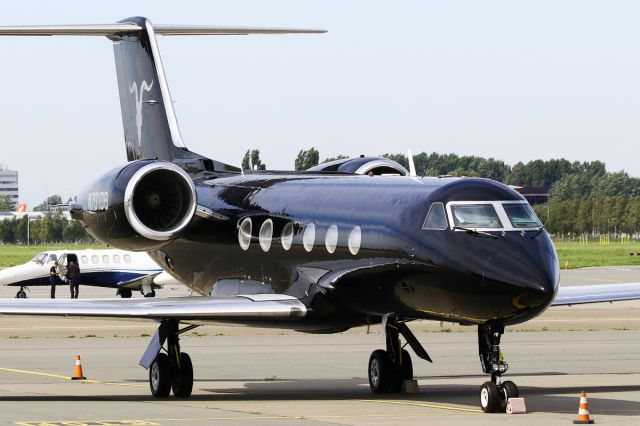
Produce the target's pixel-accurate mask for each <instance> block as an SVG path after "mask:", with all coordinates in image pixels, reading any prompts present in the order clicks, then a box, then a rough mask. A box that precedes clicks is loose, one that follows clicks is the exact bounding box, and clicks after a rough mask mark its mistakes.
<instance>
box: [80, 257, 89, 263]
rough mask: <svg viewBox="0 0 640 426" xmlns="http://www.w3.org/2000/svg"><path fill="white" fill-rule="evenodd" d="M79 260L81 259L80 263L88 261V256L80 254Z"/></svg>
mask: <svg viewBox="0 0 640 426" xmlns="http://www.w3.org/2000/svg"><path fill="white" fill-rule="evenodd" d="M80 261H82V263H84V264H86V263H87V262H88V261H89V258H88V257H87V256H81V257H80Z"/></svg>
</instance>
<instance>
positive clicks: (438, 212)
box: [422, 203, 449, 231]
mask: <svg viewBox="0 0 640 426" xmlns="http://www.w3.org/2000/svg"><path fill="white" fill-rule="evenodd" d="M448 226H449V225H448V224H447V216H446V214H445V212H444V204H442V203H432V204H431V207H429V212H428V213H427V217H426V218H425V220H424V223H423V224H422V229H430V230H439V231H441V230H443V229H447V227H448Z"/></svg>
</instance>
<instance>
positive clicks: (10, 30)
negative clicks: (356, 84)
mask: <svg viewBox="0 0 640 426" xmlns="http://www.w3.org/2000/svg"><path fill="white" fill-rule="evenodd" d="M142 29H143V28H142V26H140V25H137V24H133V23H120V24H95V25H23V26H11V27H0V35H5V36H54V35H68V36H73V35H77V36H113V35H117V34H127V33H134V32H138V31H141V30H142ZM153 29H154V32H155V33H156V34H160V35H248V34H316V33H325V32H326V30H314V29H302V28H253V27H223V26H200V25H153Z"/></svg>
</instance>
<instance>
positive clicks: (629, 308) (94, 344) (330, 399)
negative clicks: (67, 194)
mask: <svg viewBox="0 0 640 426" xmlns="http://www.w3.org/2000/svg"><path fill="white" fill-rule="evenodd" d="M562 280H563V281H562V282H563V283H564V284H565V285H571V284H580V283H585V284H591V283H607V282H621V281H636V282H639V281H640V268H623V267H618V268H589V269H582V270H573V271H563V277H562ZM59 290H62V291H59V293H58V295H59V297H60V296H64V297H67V295H66V292H64V291H63V290H66V288H64V287H61V288H60V289H59ZM47 292H48V289H46V288H40V289H32V292H31V293H30V296H31V297H46V296H47ZM14 293H15V289H7V288H3V289H0V296H2V297H11V296H12V295H13V294H14ZM113 294H114V291H113V290H110V289H95V288H89V287H82V288H81V297H83V296H84V297H113ZM163 294H169V295H180V294H187V292H186V290H184V289H182V288H176V289H170V288H167V289H163V290H160V291H159V292H158V295H159V296H161V295H163ZM527 327H529V328H527ZM412 328H414V329H415V330H417V333H416V334H417V336H418V338H419V339H420V341H421V342H423V343H424V344H425V346H426V347H427V350H428V351H429V353H430V355H431V357H432V358H433V359H434V364H429V363H427V362H425V361H422V360H419V359H417V357H415V356H414V357H413V358H414V372H415V375H416V377H417V379H418V381H419V384H420V389H421V393H419V394H416V395H385V396H379V395H373V394H371V392H370V391H369V388H368V383H367V378H366V365H367V361H368V357H369V354H370V353H371V351H372V350H374V349H377V348H379V347H381V345H382V342H381V339H380V334H379V327H372V328H371V329H370V333H369V334H367V330H366V329H365V328H359V329H355V330H351V331H349V332H347V333H341V334H336V335H306V334H299V333H295V332H286V331H280V330H260V329H258V330H256V329H251V328H245V327H228V326H226V327H225V326H212V327H202V328H198V329H196V330H194V331H193V332H190V333H187V335H186V336H185V337H184V338H183V339H182V346H183V350H184V351H186V352H188V353H189V354H190V355H191V357H192V359H193V361H194V369H195V378H196V381H195V383H194V394H193V397H192V398H190V399H188V400H178V399H174V398H169V399H167V400H156V399H153V398H151V397H150V396H149V390H148V384H147V371H146V370H144V369H143V368H142V367H139V366H138V365H137V362H138V359H139V357H140V356H141V354H142V352H143V351H144V348H145V347H146V344H147V341H148V339H149V337H148V335H149V334H152V333H153V331H154V329H155V327H154V325H153V324H151V323H147V322H143V321H116V320H96V319H71V318H43V317H41V318H38V317H7V316H4V317H2V318H1V319H0V345H1V348H2V352H1V353H2V355H0V406H1V407H2V409H1V410H0V423H4V424H29V425H31V424H42V425H44V424H46V425H61V424H67V425H82V424H87V425H97V424H103V425H104V424H114V425H116V424H118V425H122V424H127V425H132V424H138V425H154V424H157V425H186V424H212V423H215V424H233V425H237V424H243V425H244V424H249V425H254V424H255V425H271V424H303V423H307V424H308V423H309V422H312V424H319V425H323V424H334V425H335V424H343V425H362V424H367V425H374V424H375V425H377V424H380V425H383V424H384V425H397V424H401V425H414V424H415V425H417V424H438V425H463V424H464V425H466V424H471V423H473V424H477V425H485V424H486V425H493V424H498V423H510V424H518V425H529V424H537V423H545V424H548V425H555V424H558V425H566V424H571V421H572V420H573V419H574V418H575V417H576V414H577V409H578V402H579V392H580V390H582V389H585V390H586V391H587V392H588V396H589V403H590V408H591V411H592V417H593V418H595V420H596V422H597V424H615V425H630V424H631V425H633V424H636V425H640V302H624V303H614V304H599V305H586V306H580V307H573V308H568V307H558V308H551V309H550V310H549V311H547V312H546V313H545V314H544V315H542V316H541V317H540V319H537V320H534V321H532V322H530V323H528V324H525V325H518V326H515V327H510V328H509V329H508V331H507V333H506V334H505V336H504V337H503V344H502V349H503V353H504V356H505V358H506V361H507V362H509V363H510V371H509V374H508V377H509V379H510V380H513V381H515V382H516V383H517V384H518V385H519V387H520V390H521V394H522V396H524V397H525V398H526V403H527V407H528V409H529V411H530V413H528V414H524V415H506V414H492V415H488V414H484V413H481V412H480V410H479V408H478V389H479V386H480V384H481V383H482V382H483V381H485V380H486V377H485V376H484V375H482V374H481V368H480V363H479V360H478V356H477V343H476V335H475V332H474V328H471V327H460V326H452V325H451V324H446V323H445V324H438V323H426V322H421V323H419V324H416V326H415V327H412ZM535 330H540V331H535ZM543 330H544V331H543ZM569 330H573V331H569ZM78 354H79V355H81V356H82V361H83V367H84V373H85V376H87V378H88V379H89V380H87V381H71V380H69V377H68V376H70V375H72V373H73V367H74V362H75V355H78Z"/></svg>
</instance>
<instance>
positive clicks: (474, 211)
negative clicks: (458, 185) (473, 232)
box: [451, 204, 502, 229]
mask: <svg viewBox="0 0 640 426" xmlns="http://www.w3.org/2000/svg"><path fill="white" fill-rule="evenodd" d="M451 213H452V216H453V222H454V223H453V225H454V226H459V227H462V228H472V229H475V228H483V229H488V228H502V222H501V221H500V218H499V217H498V213H496V209H495V208H494V207H493V205H492V204H462V205H452V206H451Z"/></svg>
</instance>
